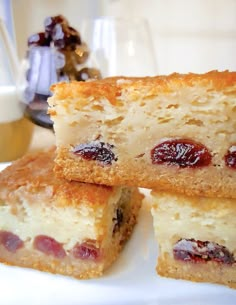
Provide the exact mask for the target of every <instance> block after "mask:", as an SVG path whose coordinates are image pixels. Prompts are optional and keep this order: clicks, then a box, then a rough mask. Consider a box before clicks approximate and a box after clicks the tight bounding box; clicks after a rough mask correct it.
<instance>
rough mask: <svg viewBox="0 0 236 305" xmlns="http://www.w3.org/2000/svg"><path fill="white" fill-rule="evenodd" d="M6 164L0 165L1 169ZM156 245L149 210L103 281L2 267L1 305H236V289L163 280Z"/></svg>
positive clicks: (0, 270) (143, 215)
mask: <svg viewBox="0 0 236 305" xmlns="http://www.w3.org/2000/svg"><path fill="white" fill-rule="evenodd" d="M4 167H5V164H4V165H3V164H0V170H1V169H3V168H4ZM156 256H157V245H156V243H155V241H154V237H153V230H152V218H151V216H150V214H149V212H147V211H146V210H145V209H143V210H142V211H141V214H140V219H139V223H138V225H137V226H136V228H135V231H134V234H133V236H132V238H131V240H130V241H129V242H128V243H127V244H126V247H125V249H124V251H123V252H122V254H121V255H120V257H119V259H118V260H117V262H116V263H115V264H114V265H113V266H112V267H111V268H110V269H109V271H108V272H107V273H106V274H105V275H104V276H103V277H102V278H98V279H95V280H76V279H73V278H69V277H64V276H59V275H51V274H47V273H43V272H39V271H35V270H30V269H23V268H17V267H8V266H5V265H0V293H1V296H0V304H1V305H77V304H82V305H92V304H97V305H123V304H124V305H154V304H155V305H178V304H179V305H235V304H236V290H233V289H230V288H227V287H224V286H220V285H213V284H204V283H191V282H187V281H182V280H172V279H167V278H161V277H160V276H158V275H157V274H156V272H155V265H156Z"/></svg>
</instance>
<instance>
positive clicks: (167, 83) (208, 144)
mask: <svg viewBox="0 0 236 305" xmlns="http://www.w3.org/2000/svg"><path fill="white" fill-rule="evenodd" d="M52 91H53V92H54V95H53V97H51V98H49V100H48V102H49V105H50V110H49V111H50V114H51V118H52V120H53V121H54V129H55V134H56V145H57V157H56V160H55V162H56V167H55V171H56V173H57V174H58V175H59V176H62V177H66V178H67V179H69V180H78V181H85V182H90V183H101V184H106V185H128V186H139V187H145V188H156V187H158V188H159V189H160V188H162V189H163V190H173V191H176V190H178V192H182V193H185V194H188V195H194V194H195V195H205V196H207V197H208V196H212V197H216V196H219V197H230V198H236V123H235V117H236V72H228V71H225V72H217V71H212V72H209V73H206V74H186V75H182V74H176V73H175V74H172V75H169V76H157V77H146V78H123V77H120V78H108V79H104V80H100V81H90V82H72V83H60V84H57V85H55V86H53V87H52Z"/></svg>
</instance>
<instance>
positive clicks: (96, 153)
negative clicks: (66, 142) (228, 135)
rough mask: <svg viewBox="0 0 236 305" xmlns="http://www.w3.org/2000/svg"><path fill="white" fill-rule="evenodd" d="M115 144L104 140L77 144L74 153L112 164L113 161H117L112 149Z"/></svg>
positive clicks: (88, 158)
mask: <svg viewBox="0 0 236 305" xmlns="http://www.w3.org/2000/svg"><path fill="white" fill-rule="evenodd" d="M113 148H114V145H110V144H108V143H104V142H97V141H96V142H95V141H94V142H90V143H84V144H80V145H78V146H76V147H75V148H74V149H73V153H74V154H76V155H79V156H81V157H82V158H83V159H85V160H96V161H99V162H101V163H103V164H104V165H111V164H112V161H117V158H116V157H115V154H114V153H113V151H112V149H113Z"/></svg>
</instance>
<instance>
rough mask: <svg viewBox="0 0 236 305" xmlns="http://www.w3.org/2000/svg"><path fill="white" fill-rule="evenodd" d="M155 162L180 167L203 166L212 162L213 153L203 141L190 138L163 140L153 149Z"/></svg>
mask: <svg viewBox="0 0 236 305" xmlns="http://www.w3.org/2000/svg"><path fill="white" fill-rule="evenodd" d="M151 160H152V163H153V164H163V163H167V164H170V165H178V166H179V167H202V166H207V165H209V164H210V162H211V154H210V153H209V151H208V149H207V148H206V147H205V146H204V145H202V144H201V143H197V142H195V141H192V140H188V139H173V140H167V141H164V142H161V143H160V144H158V145H157V146H155V147H154V148H153V149H152V150H151Z"/></svg>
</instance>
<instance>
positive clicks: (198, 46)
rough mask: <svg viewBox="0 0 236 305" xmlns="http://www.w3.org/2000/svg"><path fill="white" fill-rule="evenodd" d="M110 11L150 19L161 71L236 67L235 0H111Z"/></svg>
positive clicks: (107, 10)
mask: <svg viewBox="0 0 236 305" xmlns="http://www.w3.org/2000/svg"><path fill="white" fill-rule="evenodd" d="M106 4H107V5H106V14H108V15H115V16H121V15H122V16H125V17H133V16H142V17H146V18H147V19H148V21H149V24H150V27H151V31H152V37H153V41H154V45H155V50H156V56H157V61H158V65H159V73H170V72H173V71H178V72H189V71H194V72H205V71H208V70H212V69H219V70H225V69H229V70H236V55H235V54H236V1H235V0H107V1H106Z"/></svg>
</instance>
